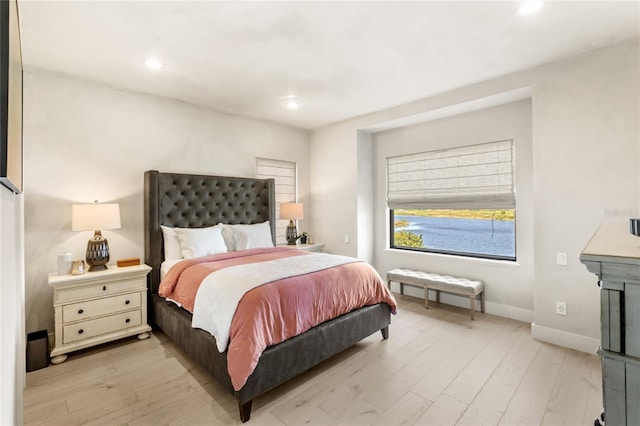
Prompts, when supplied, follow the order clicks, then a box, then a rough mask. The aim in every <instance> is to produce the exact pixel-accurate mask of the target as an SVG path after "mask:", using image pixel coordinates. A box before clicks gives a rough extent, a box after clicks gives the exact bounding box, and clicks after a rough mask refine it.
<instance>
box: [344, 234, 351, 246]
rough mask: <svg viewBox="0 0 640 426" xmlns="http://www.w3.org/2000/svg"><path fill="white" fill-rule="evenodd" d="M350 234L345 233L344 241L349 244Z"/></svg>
mask: <svg viewBox="0 0 640 426" xmlns="http://www.w3.org/2000/svg"><path fill="white" fill-rule="evenodd" d="M349 241H350V240H349V234H344V243H345V244H349Z"/></svg>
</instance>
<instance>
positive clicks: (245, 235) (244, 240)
mask: <svg viewBox="0 0 640 426" xmlns="http://www.w3.org/2000/svg"><path fill="white" fill-rule="evenodd" d="M232 230H233V240H234V241H235V246H236V250H246V249H251V248H263V247H273V240H272V239H271V227H270V226H269V221H266V222H263V223H257V224H255V225H233V227H232Z"/></svg>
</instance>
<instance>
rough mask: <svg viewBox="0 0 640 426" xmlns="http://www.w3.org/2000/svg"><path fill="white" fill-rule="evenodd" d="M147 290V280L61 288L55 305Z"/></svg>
mask: <svg viewBox="0 0 640 426" xmlns="http://www.w3.org/2000/svg"><path fill="white" fill-rule="evenodd" d="M145 288H146V278H138V279H130V280H123V281H105V282H104V283H101V282H99V283H92V284H91V285H84V286H78V287H69V288H60V289H58V291H56V293H55V295H54V299H55V300H54V303H65V302H73V301H76V300H82V299H90V298H93V297H100V296H108V295H109V294H115V293H122V292H129V291H134V290H141V289H145Z"/></svg>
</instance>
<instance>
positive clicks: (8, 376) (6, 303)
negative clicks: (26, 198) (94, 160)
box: [0, 186, 26, 425]
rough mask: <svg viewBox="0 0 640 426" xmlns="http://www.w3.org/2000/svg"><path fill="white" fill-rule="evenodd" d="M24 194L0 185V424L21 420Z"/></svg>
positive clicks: (23, 371) (12, 423)
mask: <svg viewBox="0 0 640 426" xmlns="http://www.w3.org/2000/svg"><path fill="white" fill-rule="evenodd" d="M22 211H23V198H22V195H14V194H13V193H12V192H10V191H9V190H7V188H5V187H3V186H0V307H1V308H0V366H2V367H1V368H0V425H18V424H22V389H23V388H24V378H25V354H26V352H25V350H26V346H25V330H24V274H23V270H24V263H23V258H24V256H23V253H24V245H23V238H24V232H23V229H24V226H23V213H22Z"/></svg>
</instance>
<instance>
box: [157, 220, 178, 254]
mask: <svg viewBox="0 0 640 426" xmlns="http://www.w3.org/2000/svg"><path fill="white" fill-rule="evenodd" d="M160 228H161V229H162V236H163V238H164V260H178V259H182V250H180V241H178V235H177V234H176V232H175V228H169V227H168V226H164V225H160Z"/></svg>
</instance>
